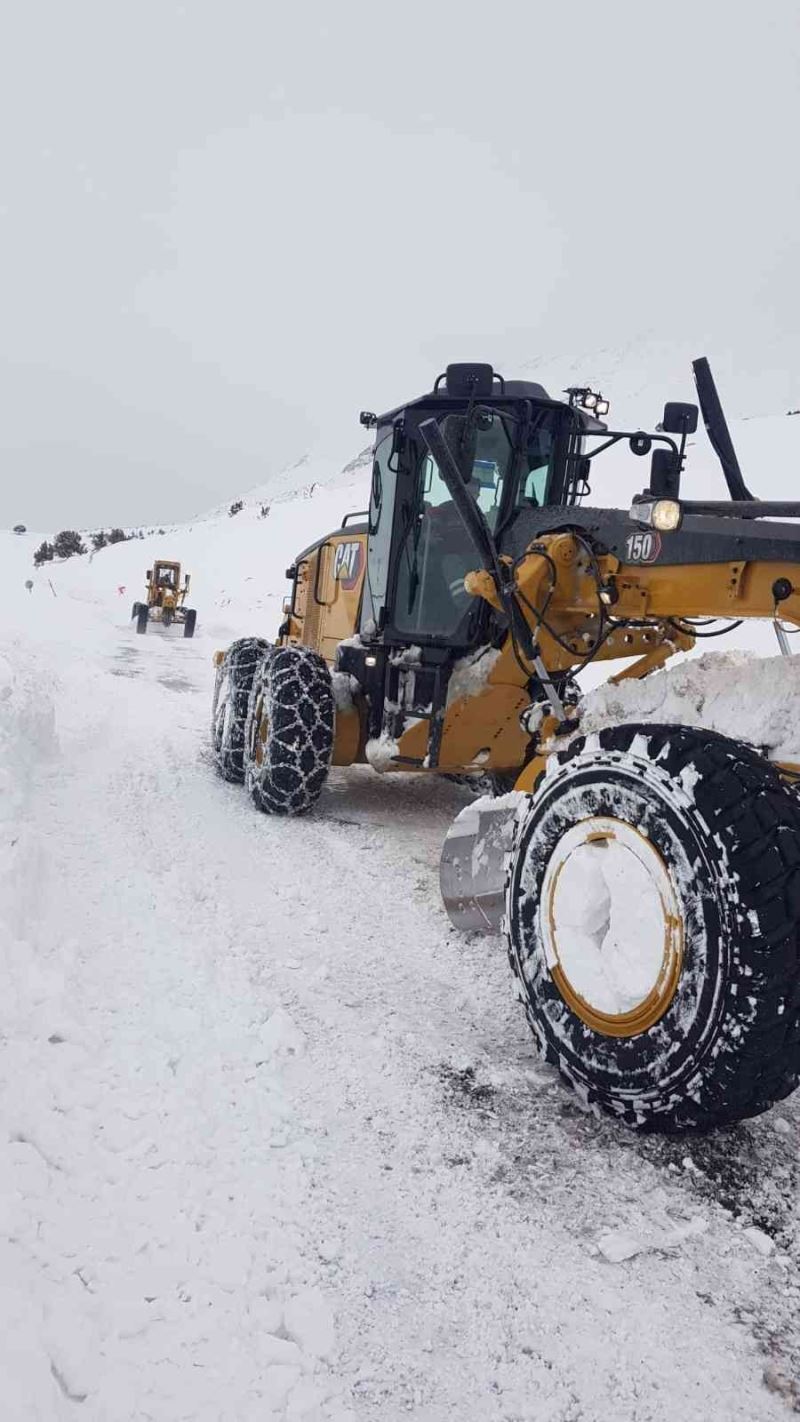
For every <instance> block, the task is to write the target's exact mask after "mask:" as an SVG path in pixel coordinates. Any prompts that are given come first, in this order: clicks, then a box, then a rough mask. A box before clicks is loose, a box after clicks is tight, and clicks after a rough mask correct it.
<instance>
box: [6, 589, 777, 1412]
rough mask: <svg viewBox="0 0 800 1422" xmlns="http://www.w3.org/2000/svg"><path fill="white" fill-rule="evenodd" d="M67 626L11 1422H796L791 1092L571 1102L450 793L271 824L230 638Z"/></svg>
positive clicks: (14, 1098)
mask: <svg viewBox="0 0 800 1422" xmlns="http://www.w3.org/2000/svg"><path fill="white" fill-rule="evenodd" d="M62 602H63V599H62ZM48 614H49V615H48V619H47V620H46V621H45V620H44V619H43V620H41V621H37V620H36V619H35V618H33V616H31V622H30V625H29V626H28V628H27V630H26V635H25V640H24V642H23V643H20V644H17V645H16V646H13V647H12V648H11V653H10V655H11V659H12V661H13V663H14V666H15V668H16V670H15V671H13V672H12V673H11V674H10V675H9V677H8V678H7V682H6V684H7V685H8V686H9V687H10V688H11V690H10V692H9V695H8V696H7V697H6V699H5V702H3V703H2V705H3V706H4V708H5V712H6V722H5V723H4V724H5V726H6V727H7V729H8V737H9V739H8V740H7V741H6V742H5V743H4V744H5V749H6V752H7V756H6V760H5V761H4V762H3V764H4V766H5V768H6V773H7V775H8V777H9V778H8V781H7V788H9V789H10V791H11V792H12V798H13V801H14V806H13V808H14V814H13V819H11V818H10V819H9V824H8V825H6V823H5V822H3V823H4V831H5V830H6V829H8V835H7V836H6V843H5V845H4V853H5V854H6V858H5V859H4V860H3V869H4V878H3V879H2V884H3V891H4V899H3V907H4V914H5V919H4V927H5V929H6V930H7V931H6V933H5V953H4V963H3V975H4V984H5V986H4V992H3V1040H2V1047H1V1051H2V1077H3V1086H2V1099H1V1100H0V1111H1V1113H2V1124H3V1128H4V1130H3V1135H2V1138H1V1139H2V1175H1V1177H0V1178H2V1184H3V1197H2V1214H1V1216H0V1218H1V1220H2V1241H1V1242H0V1255H1V1256H2V1285H1V1286H0V1307H1V1308H2V1319H0V1322H2V1327H1V1328H0V1337H1V1338H2V1343H0V1376H2V1378H3V1396H4V1402H3V1408H2V1415H3V1417H4V1418H5V1417H8V1418H9V1419H14V1420H16V1419H20V1422H22V1419H25V1422H29V1419H38V1418H41V1419H50V1418H59V1419H63V1418H68V1419H72V1418H81V1419H87V1422H88V1419H91V1422H100V1419H102V1422H116V1419H140V1418H141V1419H155V1420H157V1422H176V1419H181V1418H186V1419H202V1422H206V1419H208V1422H210V1419H223V1418H224V1419H231V1422H250V1419H254V1422H255V1419H267V1418H270V1417H273V1416H275V1417H280V1418H283V1417H286V1418H289V1419H293V1418H309V1419H319V1422H322V1419H331V1422H332V1419H339V1422H344V1419H346V1418H352V1417H355V1418H358V1419H365V1420H366V1419H369V1422H378V1419H380V1422H393V1419H395V1418H397V1419H399V1418H403V1417H407V1416H413V1417H415V1418H419V1419H422V1422H440V1420H441V1422H444V1419H456V1418H458V1419H459V1422H464V1420H465V1419H475V1422H494V1419H505V1420H506V1422H534V1419H535V1422H545V1419H546V1422H579V1420H580V1422H591V1420H593V1419H595V1418H597V1419H607V1418H609V1417H613V1418H615V1419H617V1422H661V1419H664V1422H666V1419H673V1418H675V1417H687V1418H688V1417H692V1418H693V1417H697V1418H700V1417H702V1418H719V1419H736V1418H742V1419H744V1418H748V1419H752V1418H754V1417H755V1418H759V1419H771V1418H777V1417H780V1416H784V1415H786V1408H787V1405H788V1406H789V1407H791V1406H792V1402H793V1399H794V1398H795V1396H796V1395H795V1394H794V1393H793V1391H792V1382H791V1379H792V1377H793V1375H794V1372H793V1369H794V1367H795V1364H796V1361H797V1352H796V1350H797V1348H798V1324H797V1317H796V1316H797V1302H798V1296H799V1295H798V1285H797V1272H796V1264H797V1258H798V1250H799V1249H800V1246H799V1245H798V1229H797V1144H798V1139H799V1138H800V1132H799V1131H798V1110H797V1107H796V1105H794V1104H792V1103H790V1104H789V1105H788V1106H786V1107H784V1108H782V1109H781V1111H780V1112H776V1113H773V1114H772V1116H770V1117H768V1118H765V1119H764V1120H761V1121H759V1122H755V1123H753V1124H752V1125H750V1126H747V1127H741V1128H738V1129H737V1130H735V1131H731V1132H728V1133H726V1134H725V1135H724V1136H723V1135H720V1136H716V1137H713V1138H709V1139H707V1140H704V1141H703V1140H691V1141H686V1140H684V1141H678V1142H663V1141H659V1140H641V1139H639V1138H637V1137H634V1136H632V1135H629V1134H626V1133H622V1132H621V1131H619V1130H618V1129H616V1128H614V1127H613V1126H611V1125H606V1124H605V1123H598V1122H596V1121H594V1120H593V1119H592V1118H590V1117H587V1116H585V1115H583V1114H582V1113H581V1112H580V1111H579V1110H578V1108H577V1105H576V1103H575V1102H574V1100H573V1099H572V1098H571V1097H570V1096H569V1094H568V1093H566V1092H565V1090H564V1089H563V1088H562V1087H561V1086H560V1085H559V1084H558V1082H557V1080H556V1079H555V1077H554V1076H553V1075H552V1074H551V1073H550V1071H549V1070H548V1069H546V1068H544V1067H542V1066H540V1065H539V1064H538V1063H537V1062H536V1060H535V1059H534V1057H533V1054H532V1050H531V1044H530V1041H529V1037H528V1032H527V1028H526V1027H525V1025H524V1022H523V1020H522V1016H521V1012H520V1010H519V1009H518V1008H516V1006H515V1004H514V1002H513V1000H512V993H511V985H510V975H509V972H508V968H507V966H506V963H505V961H504V957H503V954H502V951H501V948H500V945H499V943H498V942H496V941H492V940H487V939H474V940H472V941H469V940H465V939H463V938H461V937H460V936H459V935H457V934H456V933H455V932H454V931H452V930H451V929H450V928H449V926H448V924H447V921H446V919H445V916H444V914H443V911H442V910H441V908H440V906H439V902H438V889H437V883H436V877H437V860H438V848H439V845H440V843H441V839H442V836H443V833H444V830H445V828H446V826H447V824H448V823H449V821H450V819H451V818H452V816H453V815H454V814H455V813H456V811H457V809H458V808H459V807H460V805H461V804H462V803H463V792H461V791H460V790H458V789H457V788H455V787H449V786H440V787H436V786H432V785H426V784H425V783H423V782H415V781H414V780H413V779H411V778H407V777H403V778H402V779H396V780H386V781H381V780H380V779H378V777H376V776H374V775H373V774H372V773H371V772H369V773H367V772H360V771H356V772H349V773H337V774H336V775H335V776H334V777H333V781H332V784H331V787H330V789H329V790H328V791H327V792H326V794H325V796H324V799H323V801H322V802H321V805H320V807H319V811H318V812H317V813H316V814H315V815H314V816H313V817H312V818H310V819H307V820H305V821H294V822H291V821H290V822H284V821H273V820H270V819H267V818H264V817H259V816H258V815H257V814H256V812H255V811H254V810H251V808H250V806H249V804H248V803H247V802H246V800H245V798H244V795H243V793H242V792H241V791H240V790H238V789H236V788H235V787H230V786H226V785H224V784H223V783H221V782H220V781H219V780H217V779H216V778H215V776H214V774H213V771H212V768H211V766H210V764H209V761H208V758H207V753H206V748H205V741H206V723H207V719H208V707H209V697H210V685H211V668H210V665H209V661H210V650H211V644H210V643H209V642H207V641H205V640H204V639H203V637H202V636H198V638H197V639H196V640H195V642H193V643H184V642H182V641H180V640H176V639H167V638H164V637H163V636H149V637H148V638H147V639H145V640H143V639H138V640H137V639H136V638H134V637H133V636H132V635H131V634H130V632H129V631H127V630H126V629H122V628H119V627H114V626H111V625H109V623H108V621H107V620H106V619H105V617H104V616H101V615H100V613H99V612H98V610H97V608H96V607H95V606H94V605H92V604H91V603H88V602H87V604H86V605H81V604H80V603H78V602H76V601H74V600H72V601H69V602H68V603H67V604H66V605H64V606H61V605H59V606H58V608H57V609H55V610H53V609H48ZM50 614H52V617H55V618H56V624H55V625H54V624H53V622H52V620H51V617H50ZM48 682H49V683H50V690H51V693H52V696H53V699H54V704H55V726H54V728H53V727H51V725H50V723H49V721H48V719H47V716H46V714H45V715H40V716H39V719H38V720H37V722H36V723H35V725H34V726H33V729H32V733H31V734H32V743H33V745H34V747H35V750H36V755H35V760H34V763H33V764H32V766H31V767H30V771H31V776H30V782H29V784H28V785H27V788H26V785H25V783H24V782H23V777H22V770H23V769H24V766H23V765H22V761H21V760H20V757H19V739H18V735H19V732H20V731H21V730H22V729H23V728H24V725H25V717H26V715H28V714H30V711H31V708H32V707H33V706H34V705H36V704H37V698H38V704H39V706H40V707H41V705H42V702H41V697H42V695H43V694H44V693H45V691H46V689H47V684H48ZM17 715H21V717H22V720H21V721H19V720H15V716H17ZM9 728H10V729H9ZM15 736H17V741H16V742H14V737H15ZM14 744H16V747H17V749H16V753H15V754H12V752H13V751H14ZM15 755H16V758H15ZM9 767H11V769H9ZM12 828H13V834H12V833H11V829H12ZM12 839H13V840H14V843H13V845H12V844H11V840H12ZM753 1225H758V1226H759V1228H760V1231H761V1232H759V1231H758V1230H756V1231H754V1230H753V1229H752V1228H750V1227H751V1226H753ZM748 1231H749V1232H748ZM765 1368H766V1369H767V1377H768V1382H769V1386H767V1385H765V1383H764V1380H763V1375H764V1370H765Z"/></svg>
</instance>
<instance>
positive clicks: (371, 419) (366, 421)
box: [358, 410, 378, 430]
mask: <svg viewBox="0 0 800 1422" xmlns="http://www.w3.org/2000/svg"><path fill="white" fill-rule="evenodd" d="M358 423H359V424H360V425H363V426H364V429H365V430H374V428H375V426H376V425H377V423H378V416H377V415H374V414H373V413H372V411H371V410H362V411H361V414H360V415H359V417H358Z"/></svg>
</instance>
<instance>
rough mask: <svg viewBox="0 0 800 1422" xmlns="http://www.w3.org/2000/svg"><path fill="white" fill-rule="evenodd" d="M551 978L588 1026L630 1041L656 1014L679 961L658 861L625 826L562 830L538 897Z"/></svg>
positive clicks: (679, 945) (666, 882) (670, 994)
mask: <svg viewBox="0 0 800 1422" xmlns="http://www.w3.org/2000/svg"><path fill="white" fill-rule="evenodd" d="M539 913H540V915H541V932H542V941H543V943H544V946H545V957H546V961H547V967H548V970H549V973H550V977H551V979H552V981H553V983H554V984H555V986H556V987H557V989H558V991H559V993H560V994H561V996H562V998H563V999H564V1001H565V1002H566V1004H567V1006H568V1007H569V1008H570V1009H571V1011H572V1012H574V1013H575V1015H576V1016H577V1017H579V1018H580V1019H581V1021H583V1022H585V1023H586V1025H587V1026H588V1027H591V1028H592V1029H593V1031H595V1032H600V1033H602V1034H603V1035H605V1036H610V1037H634V1036H636V1035H638V1034H639V1033H640V1032H646V1031H647V1030H648V1029H649V1028H650V1027H652V1026H654V1024H655V1023H656V1022H658V1021H659V1019H660V1018H661V1017H663V1015H664V1013H665V1012H666V1011H667V1009H668V1007H669V1005H670V1003H671V1002H672V1000H673V998H674V996H675V992H676V989H677V986H678V981H679V979H680V975H681V968H682V964H683V947H684V933H683V919H682V915H681V911H680V904H679V900H678V896H677V893H676V890H675V886H674V883H673V880H672V876H671V875H670V873H669V870H668V868H667V865H666V863H665V862H664V860H663V858H662V857H661V855H660V853H659V852H658V850H657V849H656V847H655V845H654V844H653V843H652V841H651V840H649V839H648V838H647V837H646V836H645V835H644V834H642V833H641V832H640V831H639V830H638V829H636V828H635V827H634V826H633V825H630V824H627V823H626V822H625V821H624V820H617V819H614V818H612V817H610V816H608V817H605V816H603V817H601V816H594V817H592V818H590V819H586V820H582V821H580V822H579V823H578V824H576V825H573V826H572V828H571V829H569V830H567V832H566V833H565V834H564V835H562V837H561V839H560V840H559V842H558V844H557V845H556V848H555V850H554V851H553V854H552V856H551V858H550V861H549V863H548V866H547V869H546V871H545V876H544V880H543V882H542V891H541V898H540V903H539Z"/></svg>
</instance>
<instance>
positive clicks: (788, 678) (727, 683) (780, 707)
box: [581, 652, 800, 762]
mask: <svg viewBox="0 0 800 1422" xmlns="http://www.w3.org/2000/svg"><path fill="white" fill-rule="evenodd" d="M630 721H645V722H665V723H666V724H668V725H676V726H677V725H681V726H700V727H704V728H706V729H708V730H712V731H718V732H719V733H720V734H721V735H724V736H733V737H734V738H735V739H737V740H741V741H748V742H750V744H752V745H755V746H759V747H760V748H762V749H764V750H765V751H766V753H767V754H768V755H769V757H770V759H771V760H780V761H793V762H800V657H794V656H792V657H757V656H754V655H752V654H751V653H749V652H706V653H705V654H704V655H703V656H700V657H697V658H696V659H694V660H688V661H685V662H683V663H682V664H681V665H680V666H676V667H668V668H665V669H664V670H663V671H659V672H653V673H652V674H651V675H650V676H648V677H645V679H644V680H643V681H622V682H619V683H618V684H617V685H616V686H614V685H612V684H611V683H606V684H605V685H604V686H600V687H598V688H597V689H596V690H595V691H592V692H590V693H589V695H588V696H587V698H586V701H585V702H584V709H583V713H582V716H581V730H582V731H585V732H592V731H599V730H602V729H603V727H605V726H614V725H618V724H619V723H620V722H630Z"/></svg>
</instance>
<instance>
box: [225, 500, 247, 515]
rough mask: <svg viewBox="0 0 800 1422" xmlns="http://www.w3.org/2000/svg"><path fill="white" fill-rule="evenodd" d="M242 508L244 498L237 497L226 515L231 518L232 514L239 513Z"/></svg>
mask: <svg viewBox="0 0 800 1422" xmlns="http://www.w3.org/2000/svg"><path fill="white" fill-rule="evenodd" d="M243 508H244V499H237V500H236V502H235V503H233V504H231V506H230V508H229V509H228V517H229V518H233V516H234V514H237V513H241V512H242V509H243Z"/></svg>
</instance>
